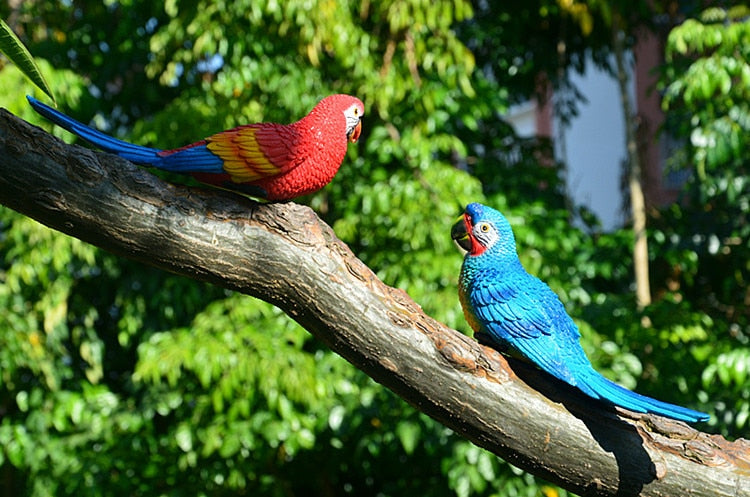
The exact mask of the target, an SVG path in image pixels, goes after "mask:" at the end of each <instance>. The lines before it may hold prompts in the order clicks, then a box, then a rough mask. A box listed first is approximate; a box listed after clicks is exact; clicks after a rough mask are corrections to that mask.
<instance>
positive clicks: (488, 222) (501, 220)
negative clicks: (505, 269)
mask: <svg viewBox="0 0 750 497" xmlns="http://www.w3.org/2000/svg"><path fill="white" fill-rule="evenodd" d="M451 238H453V239H454V240H455V241H456V243H458V244H459V245H460V246H461V248H463V249H464V250H466V251H467V252H468V253H469V255H472V256H476V255H482V254H484V253H485V252H487V251H490V252H491V253H492V254H494V255H500V256H503V255H511V254H512V255H513V256H516V240H515V238H514V237H513V230H512V229H511V227H510V223H508V220H507V219H505V216H503V215H502V214H500V213H499V212H498V211H496V210H495V209H493V208H491V207H487V206H486V205H482V204H478V203H476V202H475V203H473V204H469V205H467V206H466V210H465V211H464V215H463V217H462V218H461V219H459V221H458V222H457V223H456V224H455V225H453V228H452V229H451Z"/></svg>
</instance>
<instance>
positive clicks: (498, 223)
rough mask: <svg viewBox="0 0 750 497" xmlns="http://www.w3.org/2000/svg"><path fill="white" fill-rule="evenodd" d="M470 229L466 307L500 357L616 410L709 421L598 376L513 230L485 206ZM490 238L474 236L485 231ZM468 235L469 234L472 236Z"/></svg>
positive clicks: (470, 211) (475, 212)
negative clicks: (529, 267) (526, 264)
mask: <svg viewBox="0 0 750 497" xmlns="http://www.w3.org/2000/svg"><path fill="white" fill-rule="evenodd" d="M466 214H467V215H468V218H469V219H470V222H469V223H466V224H464V226H463V227H462V226H460V223H464V222H465V221H463V220H462V221H460V222H459V225H457V227H458V228H459V229H456V227H454V230H453V232H452V233H454V236H455V237H456V239H457V240H462V239H465V238H464V237H463V236H462V235H468V237H469V238H470V239H471V244H466V246H472V247H473V246H476V244H478V245H479V246H481V248H482V250H479V251H477V252H469V253H467V254H466V257H465V258H464V263H463V265H462V267H461V276H460V280H459V284H460V285H461V292H460V295H461V296H462V301H461V304H462V305H463V306H464V309H466V310H467V311H468V313H469V314H471V315H473V316H474V317H475V318H476V321H477V322H478V323H479V327H478V329H475V330H474V331H475V332H480V333H483V334H484V335H485V336H487V337H489V339H490V340H491V341H492V342H494V344H495V345H497V348H498V350H500V351H508V352H510V353H511V354H512V355H515V356H520V357H522V358H524V359H526V360H528V361H530V362H531V363H533V364H535V365H536V366H537V367H539V368H540V369H542V370H544V371H546V372H547V373H549V374H551V375H552V376H554V377H556V378H558V379H560V380H562V381H565V382H566V383H568V384H570V385H572V386H574V387H577V388H578V389H580V390H581V391H582V392H583V393H585V394H586V395H588V396H589V397H592V398H594V399H597V400H600V401H603V402H605V403H608V404H613V405H617V406H620V407H623V408H625V409H629V410H631V411H635V412H641V413H654V414H659V415H662V416H667V417H670V418H673V419H678V420H682V421H689V422H696V421H706V420H707V419H708V418H709V416H708V415H707V414H705V413H702V412H699V411H694V410H692V409H688V408H686V407H680V406H676V405H673V404H668V403H666V402H661V401H659V400H656V399H652V398H650V397H646V396H644V395H640V394H637V393H635V392H631V391H630V390H627V389H626V388H623V387H621V386H619V385H617V384H616V383H613V382H611V381H609V380H607V379H606V378H605V377H603V376H602V375H600V374H599V373H597V372H596V371H595V370H594V368H593V366H592V365H591V362H589V360H588V358H587V357H586V354H585V352H584V351H583V348H582V347H581V344H580V336H581V335H580V332H579V331H578V327H577V326H576V324H575V323H574V322H573V320H572V319H571V318H570V316H568V314H567V312H566V311H565V307H564V306H563V304H562V302H560V299H559V298H558V297H557V295H556V294H555V293H554V292H553V291H552V290H551V289H550V288H549V287H548V286H547V285H546V284H545V283H544V282H543V281H541V280H540V279H538V278H536V277H534V276H532V275H530V274H529V273H527V272H526V270H525V269H524V268H523V266H522V265H521V262H520V260H519V259H518V254H517V252H516V242H515V238H514V236H513V230H512V229H511V227H510V224H509V223H508V221H507V220H506V219H505V217H503V215H502V214H500V213H499V212H497V211H496V210H494V209H491V208H489V207H486V206H483V205H481V204H476V203H475V204H470V205H469V206H468V207H467V208H466ZM487 224H489V226H490V229H489V230H482V229H474V228H475V227H477V226H478V225H479V227H480V228H481V227H484V228H486V227H487V226H483V225H487ZM464 231H466V232H467V233H464Z"/></svg>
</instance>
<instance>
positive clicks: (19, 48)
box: [0, 19, 55, 102]
mask: <svg viewBox="0 0 750 497" xmlns="http://www.w3.org/2000/svg"><path fill="white" fill-rule="evenodd" d="M0 51H2V52H3V53H4V54H5V55H6V56H7V57H8V59H10V60H11V62H13V63H14V64H15V65H17V66H18V68H19V69H20V70H21V72H22V73H23V74H24V75H26V77H27V78H29V79H30V80H31V81H32V82H33V83H34V84H35V85H36V86H38V87H39V89H40V90H42V91H43V92H44V93H46V94H47V95H48V96H49V98H51V99H52V101H53V102H55V97H54V95H52V90H50V88H49V86H48V85H47V81H45V79H44V76H42V72H41V71H40V70H39V66H37V65H36V62H34V57H32V55H31V53H30V52H29V51H28V50H27V49H26V47H25V46H24V45H23V43H21V40H19V39H18V37H17V36H16V34H15V33H14V32H13V30H12V29H10V26H8V24H7V23H6V22H5V21H3V20H2V19H0Z"/></svg>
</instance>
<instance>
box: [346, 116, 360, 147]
mask: <svg viewBox="0 0 750 497" xmlns="http://www.w3.org/2000/svg"><path fill="white" fill-rule="evenodd" d="M360 134H362V119H361V118H360V120H359V122H358V123H357V125H356V126H354V128H352V130H351V131H350V132H349V136H348V138H349V141H350V142H352V143H356V142H357V140H359V135H360Z"/></svg>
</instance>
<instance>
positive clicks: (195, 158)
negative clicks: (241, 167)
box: [26, 96, 225, 174]
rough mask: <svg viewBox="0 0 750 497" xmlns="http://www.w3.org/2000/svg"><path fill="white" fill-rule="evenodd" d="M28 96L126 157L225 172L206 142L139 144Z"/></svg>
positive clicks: (177, 168)
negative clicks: (176, 146) (168, 146)
mask: <svg viewBox="0 0 750 497" xmlns="http://www.w3.org/2000/svg"><path fill="white" fill-rule="evenodd" d="M26 98H27V99H28V100H29V103H30V104H31V106H32V107H33V108H34V110H35V111H37V112H38V113H39V114H41V115H42V116H44V117H46V118H47V119H49V120H50V121H52V122H53V123H55V124H57V125H58V126H60V127H61V128H63V129H66V130H67V131H70V132H71V133H73V134H74V135H77V136H79V137H81V138H83V139H84V140H86V141H87V142H89V143H91V144H92V145H94V146H95V147H97V148H100V149H102V150H104V151H105V152H109V153H112V154H116V155H119V156H120V157H122V158H123V159H127V160H129V161H131V162H135V163H137V164H146V165H150V166H154V167H156V168H159V169H164V170H166V171H172V172H178V173H215V174H223V173H225V171H224V167H223V165H224V163H223V161H222V160H221V158H219V157H218V156H216V155H214V154H213V153H211V151H210V150H208V148H207V147H206V145H205V144H198V145H195V146H192V147H191V146H188V147H184V148H181V149H177V150H174V151H171V150H167V151H165V150H160V149H158V148H150V147H143V146H141V145H135V144H133V143H128V142H125V141H122V140H118V139H117V138H112V137H111V136H109V135H106V134H104V133H102V132H101V131H97V130H95V129H94V128H91V127H90V126H86V125H85V124H83V123H81V122H79V121H76V120H75V119H73V118H71V117H68V116H66V115H65V114H63V113H62V112H60V111H57V110H55V109H53V108H52V107H50V106H48V105H45V104H43V103H42V102H40V101H39V100H37V99H35V98H33V97H30V96H27V97H26Z"/></svg>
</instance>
